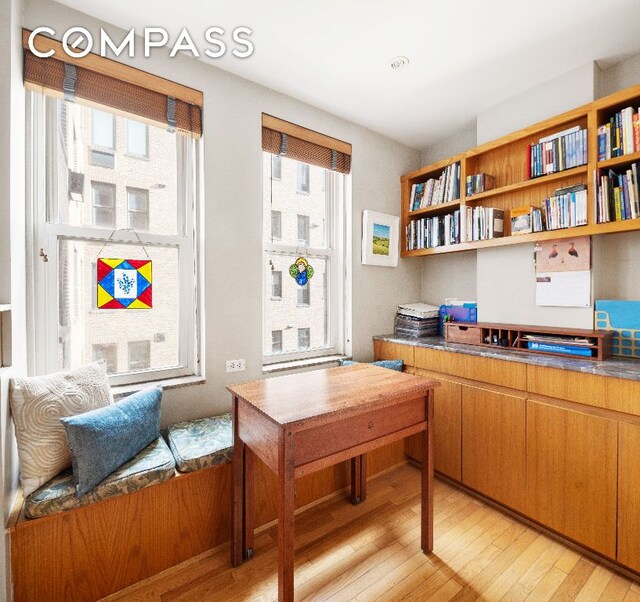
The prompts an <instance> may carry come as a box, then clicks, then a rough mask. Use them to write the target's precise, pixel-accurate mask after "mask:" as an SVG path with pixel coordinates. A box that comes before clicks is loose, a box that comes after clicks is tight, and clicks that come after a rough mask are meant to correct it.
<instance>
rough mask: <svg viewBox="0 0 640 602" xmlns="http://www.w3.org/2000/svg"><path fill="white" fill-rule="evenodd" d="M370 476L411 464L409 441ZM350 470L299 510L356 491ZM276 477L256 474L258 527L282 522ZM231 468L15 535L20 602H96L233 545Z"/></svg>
mask: <svg viewBox="0 0 640 602" xmlns="http://www.w3.org/2000/svg"><path fill="white" fill-rule="evenodd" d="M368 456H369V457H368V462H367V469H368V470H367V472H368V474H369V475H372V474H375V473H377V472H380V471H382V470H385V469H387V468H389V467H391V466H394V465H396V464H399V463H401V462H404V461H405V457H404V445H403V442H402V441H400V442H397V443H394V444H392V445H389V446H387V447H384V448H381V449H379V450H376V451H375V452H372V453H371V454H369V455H368ZM349 469H350V466H349V463H348V462H343V463H341V464H339V465H337V466H334V467H330V468H327V469H325V470H321V471H318V472H317V473H313V474H310V475H308V476H306V477H303V478H301V479H298V480H297V481H296V507H298V508H299V507H302V506H306V505H308V504H310V503H312V502H314V501H315V500H317V499H319V498H322V497H324V496H327V495H329V494H331V493H333V492H336V491H339V490H341V489H344V488H346V487H348V485H349V480H350V479H349V477H350V474H349ZM275 485H276V483H275V481H274V477H273V475H272V473H271V472H270V471H269V470H268V469H267V468H266V467H265V466H264V465H263V464H262V463H261V462H260V461H259V460H256V467H255V489H256V495H255V524H256V526H260V525H263V524H266V523H268V522H270V521H272V520H273V519H274V518H275V517H276V516H277V508H276V500H275V497H274V496H273V495H272V493H271V492H273V491H274V489H275ZM230 486H231V465H230V464H223V465H221V466H214V467H211V468H205V469H203V470H199V471H196V472H192V473H187V474H183V475H179V476H176V477H174V478H172V479H170V480H168V481H165V482H164V483H160V484H158V485H154V486H152V487H148V488H147V489H142V490H141V491H137V492H135V493H131V494H128V495H122V496H119V497H116V498H112V499H109V500H105V501H103V502H97V503H95V504H91V505H89V506H85V507H83V508H78V509H75V510H69V511H67V512H62V513H59V514H54V515H52V516H48V517H45V518H40V519H34V520H21V521H19V522H18V524H17V525H16V526H15V528H13V529H12V532H11V564H12V572H13V585H14V600H15V602H31V601H33V602H42V600H47V601H48V602H56V601H68V600H74V602H88V601H94V600H98V599H100V598H102V597H104V596H107V595H109V594H112V593H114V592H117V591H119V590H121V589H123V588H125V587H127V586H129V585H132V584H133V583H136V582H138V581H140V580H142V579H146V578H147V577H151V576H152V575H155V574H157V573H159V572H161V571H163V570H166V569H167V568H169V567H171V566H174V565H176V564H179V563H181V562H184V561H185V560H188V559H189V558H192V557H194V556H197V555H198V554H201V553H203V552H205V551H207V550H209V549H211V548H214V547H216V546H218V545H220V544H222V543H224V542H225V541H227V540H228V539H229V524H230V509H231V508H230V502H231V490H230Z"/></svg>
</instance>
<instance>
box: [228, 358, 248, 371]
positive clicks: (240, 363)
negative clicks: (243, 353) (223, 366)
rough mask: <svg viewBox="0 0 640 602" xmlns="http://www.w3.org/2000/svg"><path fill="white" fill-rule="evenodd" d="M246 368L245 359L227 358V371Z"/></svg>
mask: <svg viewBox="0 0 640 602" xmlns="http://www.w3.org/2000/svg"><path fill="white" fill-rule="evenodd" d="M246 369H247V365H246V362H245V360H227V372H242V371H243V370H246Z"/></svg>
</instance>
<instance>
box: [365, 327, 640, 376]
mask: <svg viewBox="0 0 640 602" xmlns="http://www.w3.org/2000/svg"><path fill="white" fill-rule="evenodd" d="M373 338H374V339H375V340H378V341H386V342H388V343H397V344H399V345H412V346H413V347H426V348H427V349H438V350H440V351H450V352H452V353H466V354H468V355H477V356H479V357H490V358H494V359H498V360H506V361H508V362H520V363H523V364H533V365H535V366H545V367H547V368H560V369H561V370H573V371H575V372H583V373H585V374H597V375H599V376H611V377H614V378H625V379H628V380H637V381H640V360H638V359H627V358H622V357H610V358H609V359H606V360H602V361H597V360H585V359H578V358H576V359H574V358H568V357H556V356H553V355H545V354H542V353H526V352H522V351H512V350H510V349H506V348H504V347H495V348H494V347H483V346H479V345H465V344H463V343H447V342H446V341H445V340H444V337H441V336H437V337H423V338H420V339H411V338H402V337H396V336H394V335H391V334H387V335H377V336H374V337H373Z"/></svg>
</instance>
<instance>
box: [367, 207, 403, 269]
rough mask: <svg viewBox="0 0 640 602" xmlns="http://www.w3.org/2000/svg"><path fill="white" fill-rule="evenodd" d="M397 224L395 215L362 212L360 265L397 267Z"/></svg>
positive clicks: (397, 219)
mask: <svg viewBox="0 0 640 602" xmlns="http://www.w3.org/2000/svg"><path fill="white" fill-rule="evenodd" d="M398 223H399V218H398V217H397V216H395V215H386V214H385V213H377V212H376V211H368V210H366V211H363V212H362V263H363V264H366V265H381V266H388V267H395V266H397V265H398Z"/></svg>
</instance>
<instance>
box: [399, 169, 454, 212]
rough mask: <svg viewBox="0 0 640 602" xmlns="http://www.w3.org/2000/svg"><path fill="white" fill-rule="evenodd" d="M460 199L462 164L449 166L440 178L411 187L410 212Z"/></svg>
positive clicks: (430, 179)
mask: <svg viewBox="0 0 640 602" xmlns="http://www.w3.org/2000/svg"><path fill="white" fill-rule="evenodd" d="M459 198H460V163H459V162H458V163H452V164H451V165H447V166H446V167H445V168H444V170H443V172H442V173H441V174H440V177H439V178H438V179H437V180H436V179H435V178H429V179H428V180H427V181H426V182H420V183H418V184H413V186H411V195H410V198H409V211H417V210H418V209H424V208H425V207H431V206H433V205H440V204H442V203H449V202H451V201H455V200H456V199H459Z"/></svg>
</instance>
